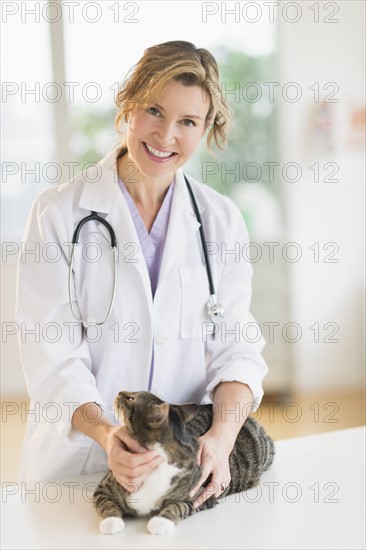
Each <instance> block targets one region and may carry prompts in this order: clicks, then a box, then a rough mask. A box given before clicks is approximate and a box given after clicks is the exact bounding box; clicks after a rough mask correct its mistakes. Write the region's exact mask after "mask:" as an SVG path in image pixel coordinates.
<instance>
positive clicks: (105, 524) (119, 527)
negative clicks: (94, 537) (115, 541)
mask: <svg viewBox="0 0 366 550" xmlns="http://www.w3.org/2000/svg"><path fill="white" fill-rule="evenodd" d="M124 528H125V522H124V521H123V519H122V518H117V517H115V516H111V517H109V518H104V519H102V521H101V522H100V523H99V529H100V530H101V532H102V533H103V534H104V535H114V534H115V533H119V532H120V531H123V529H124Z"/></svg>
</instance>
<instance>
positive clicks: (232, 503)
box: [1, 427, 365, 550]
mask: <svg viewBox="0 0 366 550" xmlns="http://www.w3.org/2000/svg"><path fill="white" fill-rule="evenodd" d="M276 450H277V453H276V457H275V461H274V463H273V465H272V467H271V469H270V470H269V471H267V472H265V474H264V475H263V477H262V480H261V483H260V485H259V489H251V490H250V491H246V492H245V493H239V494H237V495H231V496H229V497H227V499H226V502H223V503H221V504H218V505H217V506H216V507H215V508H213V509H212V510H207V511H205V512H200V513H197V514H195V515H194V516H192V517H191V518H188V519H186V520H185V521H182V522H181V523H180V524H179V525H178V526H177V527H176V530H175V532H174V533H172V534H169V535H150V534H149V533H148V532H147V530H146V523H147V520H146V519H126V527H125V530H124V531H123V532H121V533H118V534H116V535H103V534H101V533H100V532H99V528H98V520H97V516H96V512H95V510H94V507H93V504H92V503H91V502H90V497H91V495H92V493H93V490H94V487H95V484H96V483H97V482H98V481H99V479H100V478H101V476H100V475H94V476H84V477H79V478H70V479H69V480H58V481H57V482H50V483H48V484H45V483H40V484H37V485H35V484H33V485H31V484H27V485H25V484H23V485H22V484H18V485H16V484H15V483H11V482H8V483H5V482H3V483H2V499H1V508H2V511H1V520H2V521H1V527H2V529H1V548H2V549H4V550H7V549H10V548H14V549H15V548H16V549H22V548H27V549H28V548H36V549H43V548H47V549H56V548H58V549H79V548H80V549H81V548H83V549H94V548H149V549H153V548H169V549H174V548H182V549H183V548H185V549H189V548H207V549H216V548H217V549H219V548H220V549H224V548H248V549H255V548H261V549H275V548H276V549H287V548H288V549H290V548H291V549H296V548H301V549H310V548H314V549H317V550H319V549H325V548H327V549H332V550H333V549H340V548H342V549H347V550H348V549H358V548H360V549H364V548H365V528H364V525H365V427H359V428H352V429H349V430H339V431H335V432H329V433H325V434H318V435H314V436H306V437H299V438H295V439H287V440H283V441H278V442H276ZM71 483H73V484H74V485H70V484H71ZM88 484H89V485H88ZM31 489H33V491H34V492H33V493H27V491H29V490H31ZM37 501H38V502H37Z"/></svg>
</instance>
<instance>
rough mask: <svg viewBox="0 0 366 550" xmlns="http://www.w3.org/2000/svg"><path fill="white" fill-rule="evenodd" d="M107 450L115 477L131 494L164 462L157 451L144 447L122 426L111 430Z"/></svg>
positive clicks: (109, 463)
mask: <svg viewBox="0 0 366 550" xmlns="http://www.w3.org/2000/svg"><path fill="white" fill-rule="evenodd" d="M105 450H106V453H107V457H108V465H109V468H110V469H111V470H112V472H113V475H114V477H115V478H116V479H117V481H118V483H119V484H120V485H122V486H123V487H124V488H125V489H126V490H127V491H129V492H130V493H133V492H136V491H138V489H139V488H140V486H141V484H142V482H143V480H144V479H145V478H146V477H147V476H148V475H149V474H150V472H151V471H152V470H153V469H154V468H156V466H158V465H159V464H160V463H161V462H162V458H161V456H160V455H159V454H158V453H157V452H156V451H148V450H147V449H145V447H142V445H140V444H139V443H138V442H137V441H136V440H135V439H133V438H132V437H131V436H130V434H129V433H128V432H127V430H126V429H125V428H123V427H122V426H116V427H111V428H110V430H109V431H108V435H107V438H106V444H105Z"/></svg>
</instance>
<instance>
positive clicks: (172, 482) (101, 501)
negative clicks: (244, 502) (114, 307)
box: [94, 392, 274, 534]
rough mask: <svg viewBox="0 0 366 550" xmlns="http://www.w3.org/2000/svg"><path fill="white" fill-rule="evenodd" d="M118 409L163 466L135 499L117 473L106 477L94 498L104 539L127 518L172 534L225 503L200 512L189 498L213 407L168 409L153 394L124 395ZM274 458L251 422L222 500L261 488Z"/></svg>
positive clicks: (232, 460)
mask: <svg viewBox="0 0 366 550" xmlns="http://www.w3.org/2000/svg"><path fill="white" fill-rule="evenodd" d="M115 409H116V412H117V414H118V417H119V420H120V421H121V423H122V424H123V425H124V427H125V428H126V429H127V430H128V432H129V433H130V435H131V436H132V437H134V438H135V439H136V440H137V441H138V442H139V443H140V444H141V445H143V446H144V447H146V448H148V449H151V448H155V449H158V451H159V453H160V454H161V455H162V457H163V462H162V463H161V464H160V465H159V466H157V467H156V468H155V469H154V470H153V471H152V472H151V474H150V475H149V476H148V478H146V479H145V481H144V483H143V485H142V487H141V488H140V490H138V491H137V492H136V493H134V494H130V493H129V492H128V491H127V490H126V489H124V487H122V486H121V485H120V484H119V483H118V482H117V480H116V479H115V478H114V476H113V473H112V472H111V471H110V472H108V473H107V474H106V476H105V477H104V478H103V479H102V481H101V482H100V484H99V486H98V487H97V489H96V491H95V493H94V504H95V507H96V509H97V511H98V514H99V516H100V518H101V524H100V528H101V530H102V531H103V532H104V533H114V532H117V531H119V530H121V529H123V527H124V523H123V520H122V517H125V516H141V515H144V516H145V515H146V516H150V517H152V519H150V521H149V523H148V529H149V531H150V532H151V533H154V534H160V533H166V532H168V531H169V530H171V529H172V528H173V527H174V524H175V523H178V521H180V520H182V519H185V518H187V517H188V516H190V515H192V514H194V513H195V512H197V511H201V510H206V509H208V508H212V507H213V506H215V505H216V504H217V503H218V502H219V499H216V498H215V497H214V496H212V497H210V498H209V499H208V500H206V501H205V502H204V503H203V504H202V505H201V506H200V507H198V508H196V509H195V508H194V507H193V502H194V500H195V499H196V498H197V495H195V496H194V497H192V498H191V497H189V493H190V491H191V490H192V488H193V487H194V486H195V485H196V483H197V482H198V481H199V479H200V476H201V468H200V466H199V465H198V464H197V451H198V439H197V438H198V437H199V436H201V435H203V434H204V433H206V432H207V430H208V429H209V428H210V426H211V423H212V412H213V406H212V405H195V404H193V403H188V404H184V405H168V404H167V403H164V402H163V401H161V400H160V399H159V398H158V397H156V396H155V395H153V394H151V393H149V392H120V393H119V394H118V396H117V398H116V402H115ZM273 457H274V445H273V441H272V439H271V438H270V437H269V436H268V435H267V434H266V433H265V431H264V429H263V427H262V426H261V425H260V424H259V423H258V422H256V421H255V420H254V419H253V418H251V417H248V418H247V419H246V421H245V423H244V425H243V426H242V428H241V430H240V432H239V435H238V437H237V439H236V442H235V446H234V448H233V450H232V452H231V454H230V458H229V464H230V473H231V481H230V484H229V486H228V487H226V488H225V490H224V492H223V493H222V494H221V496H225V495H229V494H232V493H237V492H240V491H245V490H246V489H250V488H251V487H254V486H256V485H257V484H258V483H259V480H260V477H261V474H262V473H263V471H265V470H267V469H268V468H269V467H270V465H271V464H272V461H273ZM208 482H209V480H208V481H207V482H206V483H205V485H207V483H208ZM202 490H203V489H201V491H202Z"/></svg>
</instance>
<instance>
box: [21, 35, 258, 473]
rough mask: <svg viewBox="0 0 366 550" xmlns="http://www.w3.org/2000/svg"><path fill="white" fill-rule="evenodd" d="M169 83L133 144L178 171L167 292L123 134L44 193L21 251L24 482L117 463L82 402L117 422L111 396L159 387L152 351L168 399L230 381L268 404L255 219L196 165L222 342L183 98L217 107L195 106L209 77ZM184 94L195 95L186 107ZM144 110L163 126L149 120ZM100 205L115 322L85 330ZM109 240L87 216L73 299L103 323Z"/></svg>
mask: <svg viewBox="0 0 366 550" xmlns="http://www.w3.org/2000/svg"><path fill="white" fill-rule="evenodd" d="M184 44H187V43H184ZM162 46H163V45H162ZM157 47H158V46H157ZM171 50H172V48H171V47H170V51H171ZM165 89H166V90H168V92H166V94H165V95H164V94H163V95H160V96H159V102H157V104H160V103H161V104H162V105H161V107H162V108H161V109H160V108H159V110H157V108H155V107H154V109H155V110H152V111H151V110H149V111H140V114H137V115H136V117H137V118H136V119H134V118H133V117H132V118H131V119H130V122H131V121H132V120H135V123H136V124H135V126H133V127H132V123H131V125H130V127H129V130H128V132H129V133H128V134H127V146H128V153H129V155H130V157H131V159H133V160H134V162H135V165H136V166H138V167H139V170H140V173H141V174H143V175H142V176H141V178H142V179H141V181H143V176H145V177H146V175H151V174H152V175H153V176H154V177H155V178H160V177H161V180H162V181H164V182H165V183H169V182H170V181H172V179H174V181H175V187H174V194H173V198H172V203H171V211H170V218H169V225H168V230H167V234H166V240H165V246H164V252H163V256H162V262H161V267H160V273H159V281H158V286H157V289H156V293H155V296H154V297H153V296H152V292H151V284H150V280H149V273H148V270H147V267H146V262H145V259H144V257H143V254H142V252H141V247H140V246H139V239H138V236H137V233H136V229H135V226H134V223H133V220H132V217H131V214H130V211H129V208H128V206H127V203H126V200H125V198H124V196H123V194H122V193H121V189H120V187H119V185H118V172H119V170H118V162H117V158H118V155H119V154H121V152H123V151H122V146H121V144H120V145H118V146H117V147H115V148H114V149H113V150H112V151H110V152H109V153H108V154H107V155H106V156H105V158H104V159H103V160H101V161H100V162H99V163H98V164H96V165H95V166H94V167H92V168H90V169H89V170H88V171H87V172H86V173H84V174H83V173H82V174H79V175H78V176H77V177H76V178H75V179H74V180H73V181H70V182H68V183H66V184H62V185H59V186H56V187H52V188H50V189H48V190H46V191H44V192H42V193H40V194H39V195H38V196H37V197H36V198H35V200H34V203H33V208H32V211H31V214H30V217H29V220H28V223H27V227H26V231H25V236H24V241H25V248H26V249H27V250H34V251H35V254H23V255H22V257H21V258H20V261H19V273H18V290H17V311H16V316H17V322H18V323H19V326H20V327H21V331H20V334H21V338H20V350H21V360H22V364H23V369H24V374H25V379H26V384H27V388H28V392H29V395H30V398H31V403H30V407H29V413H28V415H27V416H28V419H27V420H28V425H27V431H26V437H25V441H24V447H23V453H22V466H21V478H22V479H28V480H50V479H56V478H62V477H66V476H67V477H70V476H75V475H79V474H85V473H91V472H96V471H103V470H106V469H107V468H108V462H107V455H106V452H105V450H104V449H102V448H101V447H100V446H99V445H98V444H97V443H96V442H95V441H93V439H91V438H90V437H88V436H87V435H85V434H84V433H81V432H80V431H78V430H76V429H75V428H74V427H73V424H72V417H73V413H74V412H75V410H76V409H77V408H78V407H79V406H80V405H82V404H87V403H96V404H98V405H99V406H100V408H101V409H102V410H103V411H104V413H105V415H106V417H108V419H109V420H110V422H111V423H112V422H114V418H113V411H112V406H113V402H114V399H115V397H116V394H117V393H118V392H119V391H120V390H122V389H123V390H127V391H140V390H147V389H148V385H149V377H150V369H151V357H152V350H154V371H153V377H152V380H151V385H150V388H149V389H150V391H151V392H153V393H155V394H157V395H158V396H159V397H161V398H162V399H164V400H166V401H169V402H173V403H174V402H175V403H184V402H188V401H195V402H202V401H209V400H210V399H211V400H212V399H213V396H214V390H215V388H216V387H217V386H218V384H220V382H224V381H237V382H241V383H242V384H246V385H247V386H248V387H249V388H250V390H251V392H252V394H253V397H254V403H253V405H252V410H255V409H256V408H257V406H258V405H259V403H260V401H261V398H262V395H263V390H262V386H261V382H262V380H263V378H264V376H265V375H266V373H267V370H268V369H267V365H266V364H265V362H264V360H263V358H262V357H261V351H262V349H263V346H264V340H263V338H262V337H261V334H260V330H259V327H258V326H257V325H256V323H255V322H254V319H253V317H252V316H251V314H250V312H249V306H250V300H251V277H252V267H251V264H250V263H249V261H248V251H247V249H246V245H247V243H248V242H249V237H248V233H247V230H246V227H245V223H244V221H243V218H242V215H241V213H240V211H239V209H238V208H237V206H236V205H235V204H234V203H233V202H232V201H231V200H230V199H229V198H228V197H226V196H223V195H221V194H219V193H217V192H216V191H215V190H213V189H211V188H210V187H208V186H207V185H204V184H202V183H201V182H199V181H196V180H195V179H194V178H192V177H191V176H190V175H189V174H187V177H188V179H189V182H190V184H191V187H192V190H193V193H194V195H195V199H196V202H197V205H198V209H199V212H200V214H201V217H202V224H203V226H204V230H205V236H206V241H207V243H208V250H209V260H210V265H211V270H212V275H213V280H214V284H215V287H216V294H217V297H218V301H219V302H220V303H222V305H223V307H224V310H225V315H224V318H223V319H221V320H220V321H219V323H218V331H217V333H216V335H215V338H212V336H211V334H210V332H211V331H210V326H211V325H210V319H209V318H208V315H207V307H206V304H207V301H208V297H209V288H208V281H207V273H206V269H205V266H204V261H203V255H202V244H201V240H200V236H199V225H200V224H199V223H198V221H197V219H196V216H195V213H194V210H193V206H192V201H191V198H190V196H189V193H188V189H187V186H186V183H185V180H184V175H183V174H184V173H186V171H185V170H184V168H183V165H184V162H186V160H187V158H188V157H189V156H190V154H191V152H192V150H193V149H194V148H195V147H196V145H197V144H198V142H199V139H200V138H201V136H202V135H203V130H202V132H201V130H200V127H199V125H200V121H199V119H198V118H197V126H196V127H194V126H193V125H191V124H190V123H186V122H184V124H182V122H181V118H180V115H181V113H180V112H179V111H178V108H175V104H174V101H178V102H179V101H181V103H180V104H179V105H178V107H179V108H180V107H182V108H186V107H187V105H189V107H190V109H188V108H187V110H188V112H191V111H192V110H193V111H194V110H195V105H196V107H197V108H196V114H197V112H198V113H199V112H200V111H199V109H203V108H204V109H205V111H204V112H206V110H207V107H208V104H207V103H206V104H205V105H204V104H202V103H201V102H200V101H198V99H197V101H196V104H195V98H197V97H198V96H197V95H196V96H195V95H194V94H195V92H196V91H197V90H198V89H199V88H198V86H193V87H192V86H186V85H183V84H182V83H180V82H172V81H170V84H169V86H166V88H165ZM180 91H182V92H183V95H181V96H180V95H179V93H180ZM177 92H178V93H177ZM167 94H168V95H167ZM169 94H170V96H169ZM187 94H188V95H187ZM192 94H193V95H192ZM184 101H186V102H188V103H187V104H185V105H183V104H182V102H183V103H184ZM163 106H164V107H163ZM197 109H198V111H197ZM184 112H185V111H184ZM202 112H203V111H202ZM178 115H179V116H178ZM138 116H141V117H145V118H143V119H138ZM146 117H149V118H148V119H146ZM138 120H140V123H141V120H143V124H145V122H146V120H147V122H148V124H153V125H154V126H152V127H151V126H148V127H147V126H146V125H145V126H144V125H143V124H142V125H141V124H140V126H139V125H138ZM184 120H185V119H184ZM136 121H137V122H136ZM139 131H140V134H139ZM198 134H199V135H198ZM193 135H195V136H197V135H198V138H197V137H196V138H194V139H193V138H192V136H193ZM145 136H148V139H147V138H146V139H147V142H148V143H150V144H151V143H152V144H153V145H154V146H158V145H159V146H160V147H161V149H162V150H163V149H165V150H169V151H175V152H176V154H175V155H174V156H175V158H174V157H173V164H172V166H173V169H172V168H170V164H169V163H171V162H172V161H171V160H170V159H169V161H166V162H165V163H159V162H158V161H157V162H156V163H155V164H154V162H153V161H152V160H151V155H146V157H145V156H144V155H145V152H143V150H142V148H143V147H144V140H143V139H142V138H145ZM187 136H188V137H187ZM124 152H126V148H125V149H124ZM134 152H135V153H134ZM133 154H135V156H133ZM139 155H140V156H139ZM120 158H121V157H120ZM122 158H123V157H122ZM125 158H126V157H125ZM174 162H175V164H174ZM150 167H152V168H151V171H150V172H149V170H150ZM126 181H127V179H126ZM154 181H156V180H154ZM159 181H160V180H159ZM166 188H167V185H166V187H165V189H166ZM91 211H96V212H97V213H98V214H99V215H100V216H102V217H104V218H105V219H106V220H107V221H108V222H109V223H110V224H111V226H112V227H113V229H114V231H115V233H116V238H117V242H118V264H117V271H118V284H117V289H116V297H115V302H114V306H113V309H112V312H111V315H110V317H109V319H108V321H107V322H106V323H105V324H104V325H101V326H99V327H97V326H95V325H93V326H91V327H89V328H88V331H87V336H86V338H85V339H84V338H83V336H82V328H81V324H80V323H78V322H77V321H76V320H75V319H74V318H73V316H72V314H71V310H70V305H69V297H68V285H67V282H68V267H69V258H70V250H71V247H70V243H71V241H72V235H73V232H74V229H75V226H76V225H77V223H78V222H79V221H80V220H81V219H82V218H84V217H85V216H88V215H89V214H90V212H91ZM109 246H110V237H109V234H108V232H107V230H106V228H105V227H104V226H103V225H102V224H101V223H98V222H94V221H93V222H89V223H88V224H87V225H85V226H84V229H83V231H82V232H81V234H80V245H79V247H78V250H77V255H76V258H75V262H74V273H73V283H72V291H73V295H74V297H75V302H74V307H75V308H76V310H77V312H78V313H79V314H80V316H82V317H83V318H84V319H85V318H88V319H89V318H94V319H96V320H99V319H103V318H104V316H105V313H106V310H107V309H108V304H109V302H110V296H111V292H112V288H113V261H112V253H111V251H110V248H109ZM32 330H33V331H34V332H33V333H32V332H31V331H32ZM237 412H238V411H237ZM249 412H250V410H247V411H246V414H248V413H249ZM240 414H241V411H240Z"/></svg>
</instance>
